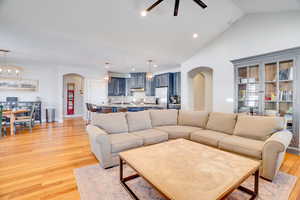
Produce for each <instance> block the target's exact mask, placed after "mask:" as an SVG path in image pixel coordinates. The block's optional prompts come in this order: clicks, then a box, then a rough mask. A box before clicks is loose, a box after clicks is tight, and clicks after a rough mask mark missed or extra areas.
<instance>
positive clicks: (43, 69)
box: [0, 60, 107, 122]
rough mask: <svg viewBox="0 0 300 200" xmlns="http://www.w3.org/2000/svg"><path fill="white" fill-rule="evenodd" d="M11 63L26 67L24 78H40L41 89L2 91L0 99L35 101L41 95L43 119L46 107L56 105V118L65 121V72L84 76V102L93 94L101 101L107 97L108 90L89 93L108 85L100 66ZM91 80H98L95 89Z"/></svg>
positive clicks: (11, 61) (94, 97)
mask: <svg viewBox="0 0 300 200" xmlns="http://www.w3.org/2000/svg"><path fill="white" fill-rule="evenodd" d="M9 63H11V64H14V65H17V66H22V67H24V71H23V74H22V78H24V79H35V80H39V90H38V91H37V92H28V91H26V92H25V91H24V92H21V91H0V101H5V99H6V97H7V96H16V97H19V100H20V101H35V100H36V98H37V97H40V98H41V101H42V118H43V120H45V108H46V107H54V108H55V109H56V120H57V121H60V122H62V121H63V75H65V74H69V73H76V74H79V75H81V76H83V77H84V79H85V84H84V85H85V88H84V102H87V101H89V99H88V98H87V97H91V96H93V99H99V101H98V102H99V103H100V102H101V101H102V99H105V98H106V97H107V92H106V93H102V92H101V93H90V94H88V92H93V91H95V88H96V89H97V87H99V88H100V90H102V89H101V88H106V87H107V82H105V81H103V78H104V75H105V72H103V71H102V70H101V69H100V68H98V69H97V68H92V67H79V66H76V67H73V66H56V65H53V64H41V63H39V64H38V63H34V62H28V63H27V62H26V63H18V62H17V61H15V62H14V61H13V60H10V61H9ZM91 80H95V81H98V83H99V85H97V84H94V85H93V89H91V88H89V87H90V84H87V82H90V81H91ZM95 101H96V100H95ZM94 103H96V102H94Z"/></svg>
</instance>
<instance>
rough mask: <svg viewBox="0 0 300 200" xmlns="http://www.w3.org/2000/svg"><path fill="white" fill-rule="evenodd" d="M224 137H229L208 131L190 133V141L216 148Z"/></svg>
mask: <svg viewBox="0 0 300 200" xmlns="http://www.w3.org/2000/svg"><path fill="white" fill-rule="evenodd" d="M224 137H230V135H228V134H226V133H221V132H216V131H210V130H201V131H196V132H193V133H191V140H192V141H194V142H199V143H201V144H206V145H210V146H214V147H218V146H219V142H220V140H221V139H223V138H224Z"/></svg>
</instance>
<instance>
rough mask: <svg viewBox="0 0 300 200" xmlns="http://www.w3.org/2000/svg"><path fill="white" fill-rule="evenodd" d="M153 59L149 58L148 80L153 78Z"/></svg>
mask: <svg viewBox="0 0 300 200" xmlns="http://www.w3.org/2000/svg"><path fill="white" fill-rule="evenodd" d="M152 62H153V60H148V72H147V73H146V79H147V80H148V81H151V80H152V79H153V77H154V76H153V73H152V71H151V67H152V66H151V65H152Z"/></svg>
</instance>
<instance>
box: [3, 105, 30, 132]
mask: <svg viewBox="0 0 300 200" xmlns="http://www.w3.org/2000/svg"><path fill="white" fill-rule="evenodd" d="M28 112H30V110H26V109H19V110H4V111H3V116H4V117H7V118H9V122H10V135H14V129H15V119H16V116H17V115H18V114H22V113H28Z"/></svg>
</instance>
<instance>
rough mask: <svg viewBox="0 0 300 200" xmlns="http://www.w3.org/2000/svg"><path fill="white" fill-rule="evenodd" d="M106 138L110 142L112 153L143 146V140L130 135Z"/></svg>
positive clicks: (111, 135)
mask: <svg viewBox="0 0 300 200" xmlns="http://www.w3.org/2000/svg"><path fill="white" fill-rule="evenodd" d="M108 137H109V138H110V141H111V151H112V153H118V152H121V151H125V150H128V149H132V148H136V147H140V146H143V138H141V137H138V136H135V135H132V134H131V133H120V134H110V135H108Z"/></svg>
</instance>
